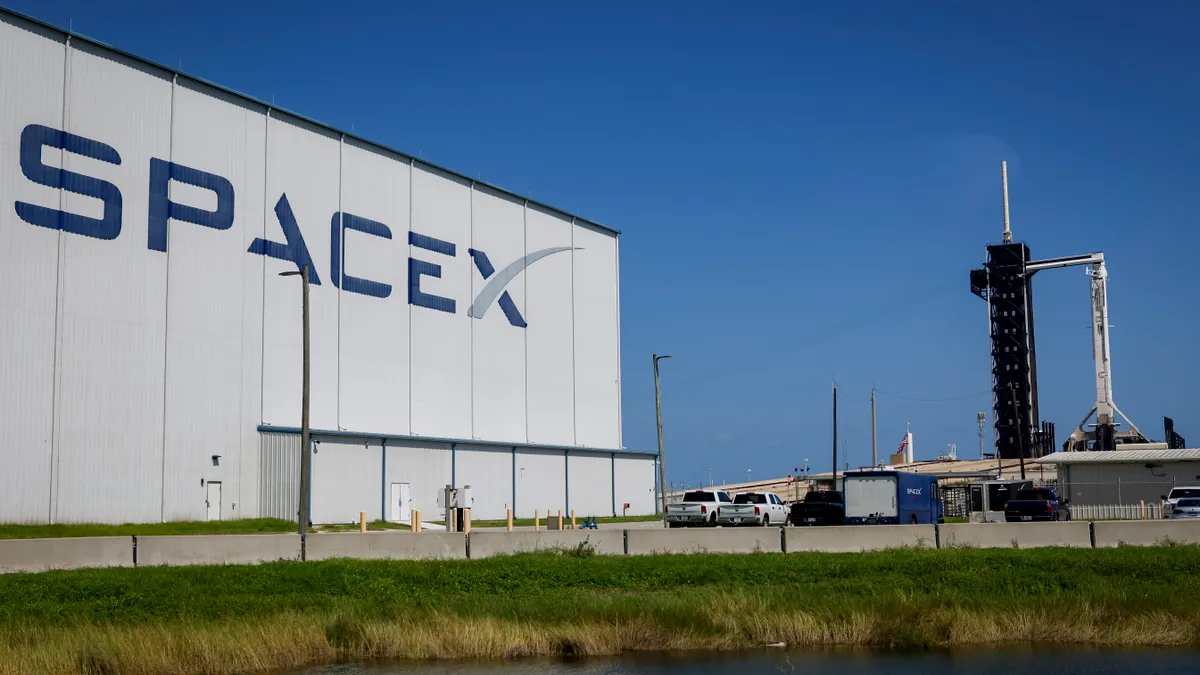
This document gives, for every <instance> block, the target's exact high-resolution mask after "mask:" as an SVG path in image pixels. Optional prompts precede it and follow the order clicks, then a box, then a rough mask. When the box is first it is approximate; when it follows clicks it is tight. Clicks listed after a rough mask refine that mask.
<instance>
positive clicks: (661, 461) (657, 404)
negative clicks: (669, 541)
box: [651, 354, 671, 517]
mask: <svg viewBox="0 0 1200 675" xmlns="http://www.w3.org/2000/svg"><path fill="white" fill-rule="evenodd" d="M651 356H653V357H654V411H655V415H656V417H657V419H658V485H659V487H660V489H661V490H662V500H661V502H660V503H659V506H660V507H661V508H662V511H660V513H662V515H663V516H664V517H665V516H666V515H667V460H666V455H664V454H663V429H662V394H661V393H660V390H659V386H658V362H659V361H661V360H663V359H669V358H671V357H670V356H669V355H664V356H659V355H658V354H652V355H651Z"/></svg>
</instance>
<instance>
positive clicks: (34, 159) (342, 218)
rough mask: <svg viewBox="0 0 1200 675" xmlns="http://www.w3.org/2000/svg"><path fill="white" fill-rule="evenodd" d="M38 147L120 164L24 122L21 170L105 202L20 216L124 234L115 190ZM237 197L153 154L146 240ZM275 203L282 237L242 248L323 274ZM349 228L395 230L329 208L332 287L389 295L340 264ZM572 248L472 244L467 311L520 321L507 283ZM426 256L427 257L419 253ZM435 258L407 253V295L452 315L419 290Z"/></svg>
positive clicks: (223, 221)
mask: <svg viewBox="0 0 1200 675" xmlns="http://www.w3.org/2000/svg"><path fill="white" fill-rule="evenodd" d="M43 148H53V149H57V150H62V151H63V152H66V153H71V154H74V155H80V156H83V157H88V158H91V159H94V160H98V161H101V162H106V163H108V164H114V165H118V166H119V165H120V164H121V155H120V154H119V153H118V152H117V150H116V149H115V148H113V147H112V146H110V145H106V144H105V143H102V142H100V141H96V140H93V139H90V138H84V137H83V136H77V135H75V134H71V133H68V132H65V131H61V130H58V129H52V128H50V127H46V126H42V125H39V124H31V125H29V126H27V127H25V129H24V130H23V131H22V132H21V147H20V162H21V172H22V173H23V174H24V175H25V177H26V178H28V179H29V180H31V181H33V182H34V183H37V184H39V185H44V186H47V187H52V188H57V189H62V190H66V191H67V192H72V193H75V194H78V195H83V196H85V197H92V198H94V199H98V200H100V201H101V202H102V203H103V205H104V210H103V215H102V216H101V217H100V218H92V217H88V216H83V215H79V214H76V213H68V212H66V211H61V210H58V209H53V208H49V207H46V206H38V205H35V204H27V203H25V202H21V201H18V202H15V203H14V207H15V208H16V212H17V215H18V216H19V217H20V218H21V220H24V221H25V222H27V223H29V224H31V225H37V226H39V227H46V228H50V229H53V230H61V231H63V232H68V233H71V234H78V235H82V236H85V237H92V238H95V239H104V240H111V239H116V238H117V236H119V235H120V234H121V225H122V220H121V212H122V203H123V202H122V195H121V191H120V189H118V188H117V186H116V185H113V184H112V183H110V182H108V181H105V180H102V179H99V178H94V177H91V176H85V175H83V174H79V173H75V172H73V171H68V170H66V169H60V168H57V167H54V166H47V165H46V164H45V163H43V162H42V150H43ZM171 181H175V182H177V183H184V184H187V185H191V186H194V187H197V188H201V189H203V190H208V191H210V192H212V193H213V194H214V195H216V201H217V206H216V208H215V209H214V210H212V211H205V210H203V209H200V208H197V207H194V206H187V205H185V204H179V203H176V202H173V201H171V199H170V197H169V194H170V193H169V186H170V183H171ZM235 199H236V196H235V194H234V187H233V184H232V183H231V182H230V181H229V180H228V179H226V178H225V177H223V176H219V175H217V174H214V173H208V172H206V171H201V170H199V169H194V168H191V167H187V166H183V165H181V164H175V163H173V162H169V161H166V160H163V159H158V158H155V157H152V158H150V190H149V216H148V218H147V220H148V223H147V225H148V228H147V229H148V232H149V235H148V240H147V242H146V247H147V248H148V249H150V250H153V251H160V252H163V253H165V252H166V251H167V224H168V222H169V221H171V220H175V221H177V222H181V223H190V224H192V225H200V226H202V227H211V228H213V229H216V230H228V229H230V228H231V227H233V219H234V202H235ZM274 210H275V218H276V220H277V221H278V223H279V227H280V229H281V230H282V231H283V238H284V241H283V242H278V241H271V240H268V239H263V238H255V239H254V241H253V242H251V244H250V248H249V249H247V252H248V253H253V254H257V255H262V256H266V257H268V258H275V259H277V260H284V261H288V262H291V263H293V264H295V265H296V269H300V266H301V265H303V264H305V263H307V264H308V270H309V272H308V280H309V282H310V283H312V284H314V285H320V284H321V276H320V274H319V273H318V272H317V267H316V265H315V264H314V263H313V260H312V257H311V256H310V255H309V252H308V246H307V245H306V244H305V242H304V236H303V235H302V234H301V232H300V226H299V224H298V223H297V220H296V216H295V214H293V212H292V207H291V204H289V203H288V198H287V194H286V193H284V194H282V195H280V197H279V200H278V201H277V202H276V203H275V209H274ZM349 232H358V233H360V234H364V235H368V236H372V237H379V238H382V239H392V230H391V228H389V227H388V226H387V225H385V224H384V223H381V222H378V221H374V220H369V219H367V218H363V217H360V216H356V215H354V214H352V213H345V212H338V213H334V214H333V217H332V218H331V220H330V256H329V276H330V279H331V280H332V281H331V282H332V284H333V286H334V287H335V288H339V289H341V290H343V291H346V292H348V293H358V294H361V295H367V296H371V297H376V298H386V297H389V296H390V295H391V294H392V286H391V285H390V284H386V283H382V282H379V281H372V280H370V279H363V278H359V277H356V276H353V275H351V274H350V273H349V272H348V271H347V270H346V269H344V268H345V257H344V247H343V239H344V238H345V237H346V235H347V234H348V233H349ZM408 243H409V245H410V246H411V247H412V248H414V249H421V250H422V251H425V252H428V253H431V254H436V255H438V256H449V257H455V256H456V255H457V254H458V247H457V246H455V245H454V244H453V243H451V242H448V241H443V240H441V239H436V238H434V237H430V236H427V235H423V234H418V233H416V232H409V233H408ZM569 250H571V247H569V246H559V247H552V248H545V249H541V250H538V251H533V252H531V253H529V254H527V255H525V256H524V257H521V258H518V259H517V260H515V261H513V262H511V263H509V264H508V265H506V266H505V267H504V268H502V269H500V270H499V271H497V270H496V268H495V266H494V265H493V264H492V261H491V260H490V259H489V258H488V255H487V254H486V253H484V252H483V251H481V250H479V249H475V248H471V249H467V254H468V255H470V256H471V260H472V262H473V263H474V266H475V269H476V270H478V272H479V274H480V276H481V277H482V278H483V279H484V280H485V281H486V283H485V284H484V285H483V288H482V289H481V290H480V291H479V293H478V294H477V295H476V296H475V298H474V300H473V301H472V302H471V304H470V306H469V307H468V309H467V316H470V317H472V318H475V319H482V318H483V316H484V315H485V314H486V313H487V311H488V309H489V308H490V307H491V306H492V305H493V304H498V305H499V306H500V310H501V311H502V312H503V313H504V316H505V318H507V319H508V322H509V323H510V324H512V325H513V326H517V327H519V328H525V327H526V323H525V319H524V317H522V316H521V312H520V310H518V309H517V305H516V303H515V302H514V301H513V299H512V296H511V295H510V294H509V292H508V291H507V290H505V287H506V286H507V285H508V283H509V282H510V281H512V280H513V279H514V278H515V277H516V276H517V275H519V274H520V273H521V272H522V271H524V270H525V268H527V267H529V266H530V265H532V264H533V263H535V262H537V261H538V260H541V259H542V258H545V257H546V256H549V255H553V254H555V253H561V252H563V251H569ZM426 257H429V258H431V260H426V259H424V258H426ZM436 259H437V258H436V256H422V257H421V258H416V257H409V259H408V302H409V304H412V305H417V306H419V307H426V308H429V309H434V310H438V311H441V312H448V313H451V314H454V313H456V312H457V306H458V303H457V302H456V301H455V299H454V298H447V297H443V296H440V295H435V294H432V293H427V292H425V291H423V290H421V278H422V277H434V278H441V276H442V266H441V265H439V264H437V263H436V262H432V260H436Z"/></svg>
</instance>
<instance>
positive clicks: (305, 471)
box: [279, 263, 312, 542]
mask: <svg viewBox="0 0 1200 675" xmlns="http://www.w3.org/2000/svg"><path fill="white" fill-rule="evenodd" d="M297 275H298V276H299V277H300V287H301V289H303V290H301V300H300V304H301V314H302V322H303V324H304V358H303V361H304V366H303V367H304V376H303V385H302V388H303V391H302V393H301V395H300V512H299V513H298V514H297V518H298V519H299V521H300V536H301V537H304V536H305V535H306V534H308V521H309V518H310V513H311V509H310V504H309V492H310V491H311V488H310V486H309V482H310V481H311V479H312V444H311V442H310V439H309V426H308V407H309V406H308V391H309V381H310V378H309V371H310V368H309V354H310V350H309V338H308V263H304V264H303V265H301V266H300V271H298V272H295V271H293V272H280V273H279V276H281V277H294V276H297ZM301 542H303V539H301Z"/></svg>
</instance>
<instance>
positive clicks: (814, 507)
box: [789, 490, 846, 525]
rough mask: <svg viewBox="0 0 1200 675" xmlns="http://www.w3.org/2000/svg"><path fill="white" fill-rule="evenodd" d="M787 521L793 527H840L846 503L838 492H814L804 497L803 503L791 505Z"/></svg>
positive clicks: (843, 520) (844, 518) (844, 516)
mask: <svg viewBox="0 0 1200 675" xmlns="http://www.w3.org/2000/svg"><path fill="white" fill-rule="evenodd" d="M789 520H790V521H791V522H792V524H793V525H842V524H843V523H845V521H846V501H845V500H844V499H842V493H840V492H835V491H833V490H814V491H812V492H809V493H808V494H806V495H804V501H802V502H795V503H793V504H792V511H791V514H790V518H789Z"/></svg>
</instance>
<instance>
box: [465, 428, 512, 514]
mask: <svg viewBox="0 0 1200 675" xmlns="http://www.w3.org/2000/svg"><path fill="white" fill-rule="evenodd" d="M454 454H455V459H454V474H455V476H454V478H455V481H456V482H457V484H458V486H459V487H462V486H465V485H470V486H471V494H472V496H473V497H474V500H475V501H474V504H473V505H472V507H471V518H473V519H475V520H502V519H504V518H505V517H506V516H507V511H506V509H508V508H511V507H512V494H513V480H512V477H513V454H512V449H511V448H495V447H484V446H478V445H459V446H457V447H456V448H455V453H454Z"/></svg>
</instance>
